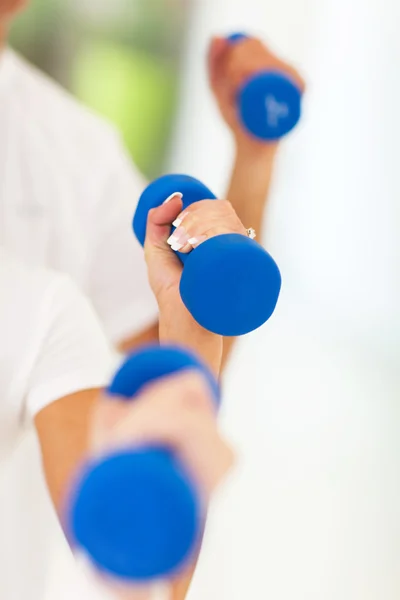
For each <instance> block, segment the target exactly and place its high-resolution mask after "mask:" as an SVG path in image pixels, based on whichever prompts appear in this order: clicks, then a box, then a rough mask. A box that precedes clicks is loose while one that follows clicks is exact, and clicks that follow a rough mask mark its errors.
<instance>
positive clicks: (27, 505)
mask: <svg viewBox="0 0 400 600" xmlns="http://www.w3.org/2000/svg"><path fill="white" fill-rule="evenodd" d="M113 362H114V356H113V353H112V352H111V351H110V346H109V343H108V342H107V340H106V338H105V336H104V333H103V331H102V328H101V326H100V323H99V321H98V318H97V315H96V314H95V312H94V310H93V308H92V307H91V306H90V304H89V302H88V301H87V299H86V298H85V297H84V296H83V295H82V293H81V292H80V291H79V290H78V288H77V286H76V285H75V284H74V283H72V281H71V279H70V278H69V277H68V276H66V275H61V274H56V273H53V272H51V271H48V270H46V269H44V268H41V267H30V266H27V265H25V264H23V263H22V262H20V261H19V260H17V259H15V258H10V257H9V256H7V254H6V253H5V251H4V250H2V249H0V486H1V510H0V531H1V536H0V539H1V544H0V564H1V569H0V598H7V599H9V600H17V599H18V600H19V599H20V598H21V599H22V598H24V597H27V595H28V596H29V597H30V598H32V599H33V598H35V600H36V599H38V600H40V599H41V598H42V597H43V585H44V578H45V569H44V568H43V567H44V565H43V561H44V556H45V549H46V546H47V544H46V536H47V535H48V530H47V527H46V517H45V521H44V523H43V524H42V523H40V522H38V523H37V524H36V527H35V528H34V529H32V526H31V524H30V521H29V519H27V515H26V513H27V512H30V511H32V510H33V511H34V512H33V514H35V515H36V517H38V518H40V519H42V510H41V508H40V507H37V506H36V503H37V502H38V495H37V492H36V487H35V482H34V480H32V475H31V473H30V470H29V469H26V471H25V480H24V481H25V484H26V485H25V486H24V488H23V489H24V494H21V495H19V494H14V493H13V491H14V490H13V486H12V485H11V490H10V485H9V484H10V479H9V475H10V473H9V470H10V468H11V469H12V468H13V461H12V455H13V452H15V451H16V448H17V446H18V443H19V441H20V439H21V437H22V434H23V432H24V429H25V425H28V424H29V423H32V419H33V417H34V416H35V415H36V414H37V413H38V412H40V410H41V409H43V408H44V407H45V406H46V405H48V404H49V403H51V402H53V401H55V400H57V399H59V398H62V397H65V396H67V395H69V394H72V393H74V392H77V391H79V390H85V389H92V388H98V387H102V386H104V385H105V384H106V383H107V381H109V377H110V373H111V370H112V367H113ZM33 471H34V472H35V469H33ZM11 482H12V479H11ZM32 484H33V485H34V487H33V488H32ZM36 485H37V483H36ZM39 497H40V496H39ZM46 509H47V510H48V507H46ZM42 526H44V529H42ZM32 531H33V534H32Z"/></svg>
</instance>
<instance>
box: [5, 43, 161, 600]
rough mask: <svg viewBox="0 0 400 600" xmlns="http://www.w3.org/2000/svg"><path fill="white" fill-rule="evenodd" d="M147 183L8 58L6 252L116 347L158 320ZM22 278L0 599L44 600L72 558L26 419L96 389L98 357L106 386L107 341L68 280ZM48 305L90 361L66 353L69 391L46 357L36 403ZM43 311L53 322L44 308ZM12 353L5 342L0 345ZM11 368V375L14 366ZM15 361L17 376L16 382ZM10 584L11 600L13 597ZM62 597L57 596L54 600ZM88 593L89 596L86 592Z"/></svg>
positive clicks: (91, 122) (11, 381) (39, 80)
mask: <svg viewBox="0 0 400 600" xmlns="http://www.w3.org/2000/svg"><path fill="white" fill-rule="evenodd" d="M144 185H145V182H144V180H143V179H142V177H141V176H140V174H139V173H138V172H137V170H136V169H135V167H134V165H133V164H132V162H131V161H130V160H129V158H128V156H127V154H126V152H125V150H124V148H123V145H122V144H121V142H120V140H119V137H118V134H117V133H116V132H115V131H114V130H113V128H112V127H111V126H110V125H108V124H107V123H105V122H103V121H101V120H100V119H98V118H97V117H95V116H93V115H92V114H91V113H90V112H89V111H87V110H86V109H85V108H83V107H81V106H80V105H79V104H78V103H77V102H75V101H74V100H73V98H71V97H70V96H69V95H68V94H67V93H66V92H65V91H64V90H63V89H62V88H60V87H59V86H57V85H56V84H55V83H53V82H52V81H51V80H49V79H48V78H47V77H46V76H45V75H43V74H42V73H40V72H39V71H37V70H36V69H34V68H33V67H31V66H30V65H28V64H27V63H25V62H24V61H23V60H22V59H21V58H19V57H18V56H17V55H16V54H15V53H14V52H13V51H12V50H9V49H7V50H5V51H4V52H1V53H0V248H1V247H5V248H6V249H8V250H9V251H11V252H12V253H13V254H14V255H16V256H17V257H19V258H20V259H22V260H23V261H24V262H25V263H28V264H29V265H35V266H45V267H50V268H53V269H56V270H59V271H61V272H63V273H66V274H68V275H69V276H71V278H72V279H73V280H74V281H75V283H76V284H77V285H78V286H79V287H80V288H81V290H82V291H84V292H85V294H86V295H87V296H88V297H89V298H90V300H91V301H92V303H93V305H94V307H95V309H96V311H97V313H98V316H99V317H100V320H101V322H102V325H103V328H104V330H105V332H106V334H107V336H108V338H109V339H110V340H111V341H112V342H115V343H118V342H120V341H121V340H123V339H124V338H126V337H128V336H130V335H132V334H135V333H138V332H140V331H141V330H143V329H145V328H146V327H147V326H148V325H150V324H151V323H153V322H155V320H156V318H157V305H156V302H155V299H154V297H153V294H152V293H151V290H150V288H149V285H148V280H147V275H146V268H145V261H144V257H143V251H142V248H141V247H140V245H139V244H138V242H137V241H136V239H135V238H134V236H133V233H132V229H131V222H132V217H133V214H134V211H135V206H136V203H137V200H138V198H139V195H140V193H141V191H142V189H143V187H144ZM20 268H21V267H20ZM8 277H10V275H8ZM13 277H16V275H14V276H13ZM40 279H42V283H41V282H40ZM50 279H51V281H50ZM17 280H18V281H20V283H18V282H17V281H16V282H14V283H13V285H19V286H21V288H22V289H24V290H25V289H26V292H24V293H23V294H22V293H21V294H15V295H13V297H14V296H15V298H14V300H13V302H20V308H19V310H17V306H15V307H14V308H12V306H11V304H10V302H9V301H7V308H5V307H4V303H5V297H3V289H5V287H6V286H5V282H3V281H0V297H1V300H0V302H1V303H2V308H1V310H0V323H1V325H2V326H3V319H4V323H5V324H6V325H7V327H8V333H7V337H8V338H9V341H8V346H7V349H8V350H7V351H8V356H7V358H5V357H3V356H1V365H0V379H1V378H3V379H4V378H5V377H7V382H6V381H1V383H0V390H2V391H4V390H5V388H6V385H7V389H8V388H10V389H9V391H7V394H6V393H5V391H4V392H3V395H4V397H3V398H1V400H0V402H1V404H0V418H1V422H0V464H1V460H2V458H4V457H5V453H6V452H10V453H11V456H10V460H8V461H6V464H4V469H2V474H1V473H0V531H1V535H0V564H1V565H2V567H1V568H0V597H1V598H7V600H22V599H24V598H27V597H29V598H30V599H31V600H43V596H44V584H45V578H46V576H47V575H48V574H50V572H51V566H50V565H49V563H48V561H49V558H50V556H56V555H58V554H60V557H61V556H62V561H67V554H68V553H67V551H66V550H65V544H64V552H61V545H62V536H61V534H59V535H58V544H56V548H54V547H52V548H51V545H50V541H52V543H53V542H55V540H53V536H54V535H55V534H56V533H57V527H58V525H57V522H56V519H55V516H54V514H53V512H52V506H51V504H50V501H49V499H48V496H47V492H46V490H45V485H44V481H43V478H42V473H41V469H40V466H39V453H38V449H37V445H36V442H35V439H34V437H33V435H32V434H29V435H28V436H25V438H24V440H23V443H22V444H20V445H18V446H17V447H16V448H15V444H14V441H15V439H16V438H15V436H16V435H17V433H18V427H19V425H20V424H21V421H20V420H19V419H20V418H21V416H22V415H21V411H23V412H24V413H26V415H27V416H28V415H29V414H30V415H32V414H33V412H34V411H35V410H38V409H39V408H40V406H41V405H43V404H45V403H46V402H47V401H49V400H51V396H55V395H57V394H58V393H59V392H61V391H62V393H63V394H64V393H66V392H68V389H69V383H68V382H70V384H71V386H72V385H73V382H75V384H76V386H78V387H83V386H85V384H89V381H86V379H88V380H90V373H91V372H90V365H92V364H94V359H95V357H96V356H97V357H98V364H97V367H98V371H96V373H97V372H98V374H99V377H98V381H96V377H94V378H93V379H94V381H92V385H93V384H96V383H97V384H101V383H103V382H104V379H102V377H101V376H100V375H101V374H102V373H103V368H102V367H101V361H100V356H99V355H100V354H101V352H100V347H101V345H102V344H104V341H100V340H99V341H98V343H97V342H96V340H98V338H99V336H100V334H99V332H98V331H97V326H95V325H94V318H93V315H92V314H91V312H90V309H89V308H87V307H85V306H84V304H85V303H84V301H83V300H82V299H81V298H80V297H78V295H77V291H76V290H75V289H74V288H73V287H72V285H71V284H70V283H69V282H68V281H67V280H66V279H63V278H59V277H57V278H53V277H50V278H49V276H48V275H45V274H44V273H43V274H42V275H35V276H33V275H32V276H28V275H26V276H25V275H24V277H21V280H19V279H18V277H17ZM28 280H29V281H31V283H29V281H28ZM23 281H24V282H25V283H23ZM46 281H47V283H46ZM24 286H25V287H24ZM30 286H31V289H29V293H28V288H30ZM46 287H47V291H46V290H45V288H46ZM11 289H12V288H11V287H10V290H11ZM24 294H25V295H26V296H27V297H29V296H32V298H33V300H32V301H31V302H30V303H28V302H27V301H25V303H26V306H25V304H24V300H23V297H24ZM51 297H52V298H53V300H51ZM35 298H36V300H35ZM46 298H47V299H46ZM46 302H48V303H50V305H51V307H52V310H53V311H56V310H58V311H59V313H58V316H57V314H56V313H54V315H53V316H54V319H55V321H54V323H53V325H54V331H56V329H57V331H58V332H59V334H60V336H61V334H62V333H65V334H66V337H65V339H66V341H68V340H69V341H70V344H69V346H68V348H69V352H72V349H73V347H76V348H77V351H78V352H80V350H79V345H80V340H81V339H82V352H81V353H80V355H81V354H82V357H84V356H85V355H86V357H85V358H84V362H82V368H83V370H82V373H81V374H79V373H78V372H74V371H72V372H71V373H69V367H68V360H71V361H72V359H73V358H74V357H73V356H72V355H71V356H70V355H68V354H65V355H63V356H62V361H63V364H62V370H63V371H62V372H63V373H64V374H65V377H66V380H65V381H64V382H63V381H62V379H61V374H60V378H59V377H58V376H57V370H58V366H57V365H56V364H54V365H53V364H52V363H51V361H52V360H56V359H57V355H54V354H52V355H50V354H49V355H48V356H46V357H43V362H41V365H42V366H40V365H39V363H38V364H37V365H36V368H35V370H34V373H35V380H34V381H30V382H29V383H30V384H31V383H32V384H34V385H30V388H31V393H30V394H29V396H24V394H26V390H24V389H23V387H24V386H27V384H28V381H27V376H28V371H29V368H30V367H31V366H32V365H29V364H28V363H27V365H26V367H25V369H26V371H25V372H26V377H25V376H23V375H21V374H20V373H17V372H16V371H15V369H17V368H18V369H20V370H21V373H22V369H23V361H24V360H25V361H29V360H32V359H31V358H30V356H29V354H28V351H27V352H26V353H25V348H27V343H28V342H29V343H31V344H33V345H34V344H35V343H39V342H38V341H37V342H36V341H35V339H34V336H35V335H37V336H40V331H41V332H42V335H43V334H44V331H45V328H46V327H48V328H49V335H51V334H52V331H50V328H51V326H52V321H51V314H50V312H48V313H47V316H43V320H42V321H40V320H39V319H38V320H37V331H38V333H37V334H35V333H34V332H32V331H31V330H30V329H29V328H27V331H26V336H27V335H28V332H29V335H31V338H30V339H29V340H28V339H24V336H22V333H23V331H24V328H25V326H23V323H22V320H23V319H25V318H26V322H27V323H28V321H29V319H30V317H31V316H32V314H33V313H34V311H35V310H39V306H40V305H41V303H42V307H43V306H44V305H45V303H46ZM52 302H53V304H52ZM56 306H57V307H58V308H57V309H56ZM74 307H76V310H75V308H74ZM11 309H12V310H13V311H15V315H17V314H18V315H19V316H18V317H14V318H13V319H11V317H10V316H9V317H8V318H6V316H5V312H4V314H2V311H3V310H4V311H5V310H7V311H8V312H9V313H10V311H11ZM42 310H44V312H46V309H45V308H42ZM49 310H50V309H49ZM63 311H65V313H66V314H65V316H64V313H63ZM24 312H25V313H26V314H24ZM72 313H76V314H74V319H76V320H75V324H78V325H79V324H80V327H81V329H82V331H81V332H80V331H79V330H77V329H76V328H73V325H72V323H71V330H70V331H64V332H62V328H65V327H67V328H68V325H67V324H68V322H69V320H71V319H72ZM78 313H80V316H79V314H78ZM32 319H33V317H32ZM35 319H36V316H35ZM86 319H87V323H86V324H85V323H84V321H85V320H86ZM61 321H62V322H61ZM29 322H30V321H29ZM79 335H81V337H79ZM73 336H76V339H75V342H76V344H75V346H74V344H73V341H74V340H73ZM91 336H92V342H90V337H91ZM63 337H64V336H63ZM90 343H92V344H93V345H94V346H98V348H97V349H96V350H95V351H94V352H92V357H93V363H92V362H90V364H86V362H85V361H89V360H90V351H89V350H88V351H87V352H84V351H83V349H84V347H86V348H87V347H88V346H89V345H90ZM1 344H2V342H1V340H0V347H1ZM11 344H13V351H11ZM32 352H34V350H32ZM36 358H37V359H38V357H36ZM75 358H79V357H75ZM60 359H61V357H60ZM5 360H7V366H6V365H4V364H3V363H4V361H5ZM77 362H79V361H77ZM10 363H12V364H13V369H14V371H15V376H13V378H11V371H9V364H10ZM53 366H54V371H52V368H53ZM60 366H61V362H60ZM3 367H4V368H3ZM45 371H46V379H44V377H43V374H44V372H45ZM94 374H95V373H93V375H94ZM32 376H33V375H32ZM41 379H43V381H42V382H41ZM45 381H46V383H45ZM18 382H19V383H18ZM63 383H64V384H65V385H64V386H63V385H62V384H63ZM10 386H12V389H11V387H10ZM15 386H17V389H14V388H15ZM18 386H21V387H20V388H18ZM59 388H60V389H59ZM13 447H14V453H12V448H13ZM3 517H4V518H3ZM73 577H74V571H73V569H70V571H69V572H68V575H67V576H66V577H65V580H63V581H60V588H62V587H65V586H66V585H67V584H68V582H69V580H72V579H73ZM7 582H9V586H8V587H7ZM11 582H13V585H12V590H11V588H10V586H11ZM2 586H3V587H2ZM4 586H6V589H7V591H8V592H9V593H2V592H3V589H4ZM78 587H79V586H78ZM59 594H60V590H59V589H58V590H56V591H55V593H54V597H55V598H58V597H59ZM82 594H83V596H84V595H85V591H84V590H83V591H82ZM75 596H76V594H75Z"/></svg>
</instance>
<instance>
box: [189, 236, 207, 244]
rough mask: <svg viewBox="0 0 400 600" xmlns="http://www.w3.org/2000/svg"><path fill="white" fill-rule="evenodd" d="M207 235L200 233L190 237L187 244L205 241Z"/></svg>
mask: <svg viewBox="0 0 400 600" xmlns="http://www.w3.org/2000/svg"><path fill="white" fill-rule="evenodd" d="M206 239H207V237H206V236H205V235H200V236H199V237H192V238H190V239H188V244H190V245H191V246H198V245H199V244H201V243H202V242H205V241H206Z"/></svg>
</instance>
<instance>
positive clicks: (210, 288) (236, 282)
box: [133, 175, 281, 336]
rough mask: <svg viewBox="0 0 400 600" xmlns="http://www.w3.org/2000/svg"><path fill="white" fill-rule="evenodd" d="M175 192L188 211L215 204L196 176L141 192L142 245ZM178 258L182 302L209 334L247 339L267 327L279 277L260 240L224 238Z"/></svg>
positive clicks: (163, 181)
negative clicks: (154, 215)
mask: <svg viewBox="0 0 400 600" xmlns="http://www.w3.org/2000/svg"><path fill="white" fill-rule="evenodd" d="M175 192H180V193H182V194H183V198H182V200H183V208H184V209H185V208H187V207H188V206H189V205H190V204H192V203H193V202H198V201H199V200H215V199H216V197H215V196H214V194H213V193H212V192H211V191H210V190H209V189H208V188H207V187H206V186H205V185H203V184H202V183H201V182H200V181H198V180H197V179H194V178H193V177H189V176H187V175H165V176H163V177H160V178H159V179H157V180H156V181H154V182H153V183H151V184H150V185H149V186H148V187H147V188H146V190H145V191H144V192H143V194H142V196H141V197H140V199H139V204H138V207H137V210H136V214H135V217H134V220H133V229H134V232H135V234H136V237H137V238H138V240H139V242H140V243H141V244H142V245H144V242H145V237H146V225H147V215H148V212H149V210H150V209H152V208H155V207H157V206H160V205H161V204H162V203H163V202H164V201H165V200H166V199H167V198H168V197H169V196H171V195H172V194H174V193H175ZM249 202H251V198H249ZM178 256H179V258H180V259H181V261H182V263H183V265H184V268H183V273H182V277H181V282H180V293H181V297H182V300H183V303H184V304H185V306H186V308H187V309H188V311H189V312H190V313H191V314H192V316H193V317H194V319H195V320H196V321H197V322H198V323H199V324H200V325H202V327H204V328H205V329H208V330H209V331H212V332H214V333H216V334H219V335H224V336H237V335H243V334H245V333H249V332H250V331H253V330H254V329H257V328H258V327H260V326H261V325H263V323H265V322H266V321H267V320H268V319H269V318H270V316H271V315H272V313H273V312H274V310H275V306H276V303H277V301H278V297H279V292H280V288H281V276H280V273H279V269H278V267H277V265H276V263H275V261H274V260H273V259H272V257H271V256H270V255H269V254H268V252H266V250H264V248H262V247H261V246H260V244H258V243H257V242H256V241H254V240H252V239H250V238H248V237H246V236H245V235H240V234H236V233H232V234H224V235H219V236H216V237H214V238H211V239H209V240H206V241H205V242H203V243H202V244H200V245H199V246H198V247H197V248H196V249H194V250H193V251H192V252H190V253H189V254H179V253H178Z"/></svg>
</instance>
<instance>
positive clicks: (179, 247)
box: [171, 244, 183, 252]
mask: <svg viewBox="0 0 400 600" xmlns="http://www.w3.org/2000/svg"><path fill="white" fill-rule="evenodd" d="M171 248H172V250H174V251H175V252H178V251H179V250H182V248H183V244H171Z"/></svg>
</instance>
